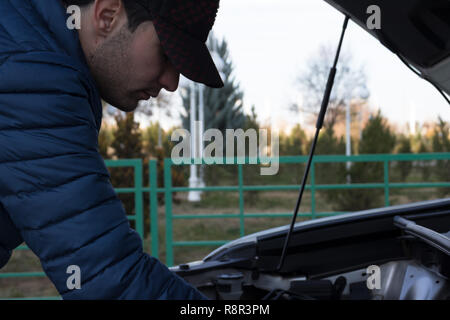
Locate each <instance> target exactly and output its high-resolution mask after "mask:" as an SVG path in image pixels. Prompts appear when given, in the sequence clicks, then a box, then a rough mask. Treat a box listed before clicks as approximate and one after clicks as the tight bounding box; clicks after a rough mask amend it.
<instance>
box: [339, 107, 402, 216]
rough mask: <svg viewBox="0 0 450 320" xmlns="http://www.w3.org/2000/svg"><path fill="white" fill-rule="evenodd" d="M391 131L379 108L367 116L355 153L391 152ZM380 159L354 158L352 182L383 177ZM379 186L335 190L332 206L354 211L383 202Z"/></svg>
mask: <svg viewBox="0 0 450 320" xmlns="http://www.w3.org/2000/svg"><path fill="white" fill-rule="evenodd" d="M395 141H396V138H395V134H394V133H393V132H391V130H390V128H389V126H388V124H387V121H386V119H384V118H383V117H382V115H381V113H380V112H378V114H377V115H376V116H374V117H371V119H369V121H368V123H367V125H366V127H365V128H364V130H363V132H362V138H361V142H360V144H359V154H377V153H392V150H393V149H394V146H395ZM383 170H384V168H383V163H379V162H356V163H353V164H352V166H351V169H350V170H349V173H350V177H351V182H352V183H374V182H382V181H383V172H384V171H383ZM383 203H384V202H383V190H381V189H370V190H368V189H348V190H343V191H339V192H336V199H335V209H336V210H338V211H341V210H343V211H357V210H364V209H370V208H376V207H381V206H383Z"/></svg>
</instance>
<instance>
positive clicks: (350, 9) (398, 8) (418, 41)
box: [325, 0, 450, 94]
mask: <svg viewBox="0 0 450 320" xmlns="http://www.w3.org/2000/svg"><path fill="white" fill-rule="evenodd" d="M325 1H326V2H327V3H329V4H330V5H332V6H333V7H335V8H336V9H337V10H339V11H341V12H342V13H343V14H345V15H347V16H349V17H350V19H351V20H353V21H354V22H355V23H357V24H358V25H359V26H361V27H362V28H363V29H364V30H366V31H367V32H369V33H370V34H372V35H373V36H374V37H376V38H377V39H378V40H379V41H380V42H381V43H382V44H383V45H384V46H385V47H387V48H388V49H389V50H391V51H392V52H394V53H395V54H398V55H399V56H400V57H402V59H404V60H406V61H407V62H408V63H409V64H410V65H411V66H413V67H414V68H415V69H417V70H419V71H420V72H421V74H422V75H423V77H424V78H426V79H427V80H429V81H430V82H432V83H434V84H435V85H436V86H438V87H439V88H440V89H441V90H442V91H444V92H446V93H447V94H450V0H432V1H430V0H394V1H393V0H325ZM373 5H376V6H378V7H379V9H380V11H379V12H380V21H381V28H379V29H372V28H373V27H371V26H370V25H371V24H368V21H372V20H369V18H370V17H372V16H373V15H374V13H375V11H372V10H371V11H368V8H369V7H370V6H373ZM369 26H370V27H369Z"/></svg>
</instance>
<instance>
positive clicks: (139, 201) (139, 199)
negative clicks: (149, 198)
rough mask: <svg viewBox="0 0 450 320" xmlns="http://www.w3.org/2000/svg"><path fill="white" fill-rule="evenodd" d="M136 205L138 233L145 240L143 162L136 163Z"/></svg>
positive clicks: (139, 160) (138, 160)
mask: <svg viewBox="0 0 450 320" xmlns="http://www.w3.org/2000/svg"><path fill="white" fill-rule="evenodd" d="M134 203H135V211H136V212H135V215H136V231H137V232H138V233H139V235H140V236H141V238H142V239H144V221H143V220H144V214H143V210H144V209H143V208H144V205H143V204H144V203H143V190H142V160H141V159H137V160H135V161H134Z"/></svg>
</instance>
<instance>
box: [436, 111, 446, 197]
mask: <svg viewBox="0 0 450 320" xmlns="http://www.w3.org/2000/svg"><path fill="white" fill-rule="evenodd" d="M432 146H433V152H450V126H449V124H448V123H447V122H445V121H444V120H442V118H440V117H439V123H438V124H437V126H436V127H435V129H434V133H433V137H432ZM434 171H435V172H436V180H437V181H450V160H439V161H436V164H435V170H434ZM438 194H439V196H441V197H448V196H449V194H450V188H448V187H447V188H439V189H438Z"/></svg>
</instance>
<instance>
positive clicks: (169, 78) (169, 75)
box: [159, 63, 180, 92]
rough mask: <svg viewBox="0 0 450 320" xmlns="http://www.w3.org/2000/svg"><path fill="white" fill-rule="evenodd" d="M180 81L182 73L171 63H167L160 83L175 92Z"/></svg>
mask: <svg viewBox="0 0 450 320" xmlns="http://www.w3.org/2000/svg"><path fill="white" fill-rule="evenodd" d="M179 82H180V73H179V72H178V71H177V70H175V68H174V67H173V65H172V64H171V63H169V64H167V67H166V70H165V71H164V73H163V74H162V75H161V77H160V79H159V83H160V84H161V87H163V88H164V89H166V90H167V91H170V92H174V91H175V90H177V89H178V83H179Z"/></svg>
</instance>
